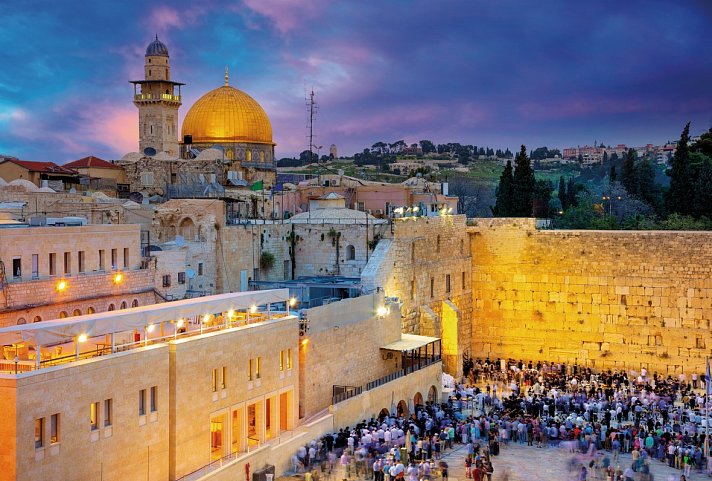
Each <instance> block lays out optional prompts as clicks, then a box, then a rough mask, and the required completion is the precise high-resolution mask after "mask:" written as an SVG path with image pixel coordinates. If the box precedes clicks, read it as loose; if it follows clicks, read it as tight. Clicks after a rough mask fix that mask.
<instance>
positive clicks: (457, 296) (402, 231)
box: [366, 215, 472, 374]
mask: <svg viewBox="0 0 712 481" xmlns="http://www.w3.org/2000/svg"><path fill="white" fill-rule="evenodd" d="M469 247H470V246H469V240H468V235H467V227H466V219H465V216H461V215H456V216H442V217H421V218H417V219H398V220H396V221H395V222H394V225H393V239H392V241H391V243H390V246H388V249H387V252H380V251H379V252H378V256H379V257H380V258H379V259H378V261H379V262H380V264H381V265H380V266H379V268H378V269H375V268H374V267H373V266H372V265H371V268H370V270H373V271H374V272H376V271H377V274H375V277H376V278H377V280H374V281H373V282H374V283H375V284H376V286H377V287H383V288H384V290H385V293H386V295H387V296H395V297H398V299H399V300H400V302H402V303H403V307H402V309H401V311H402V313H403V332H409V333H414V334H421V335H429V336H435V337H441V338H443V362H444V364H445V366H446V370H447V371H448V372H450V373H453V374H457V373H461V371H462V356H463V354H464V353H465V352H467V351H469V349H470V346H471V326H472V322H471V310H472V307H471V299H472V295H471V291H470V289H471V279H470V277H471V273H470V269H471V261H470V248H469ZM366 269H367V270H368V269H369V267H368V266H367V268H366Z"/></svg>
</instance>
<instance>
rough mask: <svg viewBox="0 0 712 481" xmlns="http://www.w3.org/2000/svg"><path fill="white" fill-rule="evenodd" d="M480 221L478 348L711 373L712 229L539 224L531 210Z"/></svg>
mask: <svg viewBox="0 0 712 481" xmlns="http://www.w3.org/2000/svg"><path fill="white" fill-rule="evenodd" d="M476 224H477V225H476V226H475V227H471V228H470V230H469V233H470V236H471V247H472V297H473V324H472V326H473V327H472V329H473V340H472V348H473V352H474V354H475V355H479V356H487V355H488V356H490V357H491V358H497V357H506V358H517V359H520V358H521V359H540V360H558V361H562V362H567V363H578V364H579V365H586V366H591V367H594V368H597V369H608V368H611V369H614V368H618V369H635V370H640V369H641V368H643V367H645V368H647V369H648V370H649V371H651V372H656V371H657V372H659V373H663V374H668V373H670V374H673V373H680V372H686V373H688V374H689V373H691V372H693V371H695V372H698V373H700V372H704V363H705V357H706V356H710V354H711V353H712V336H710V320H711V319H712V233H710V232H674V231H553V230H537V229H536V228H535V221H534V219H477V221H476Z"/></svg>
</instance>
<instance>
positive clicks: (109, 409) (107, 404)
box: [104, 399, 114, 428]
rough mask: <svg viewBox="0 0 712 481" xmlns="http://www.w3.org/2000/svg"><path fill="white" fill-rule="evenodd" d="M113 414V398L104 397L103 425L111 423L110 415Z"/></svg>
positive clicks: (106, 425) (107, 425)
mask: <svg viewBox="0 0 712 481" xmlns="http://www.w3.org/2000/svg"><path fill="white" fill-rule="evenodd" d="M113 415H114V400H113V399H104V427H105V428H107V427H109V426H111V424H112V421H113V420H112V416H113Z"/></svg>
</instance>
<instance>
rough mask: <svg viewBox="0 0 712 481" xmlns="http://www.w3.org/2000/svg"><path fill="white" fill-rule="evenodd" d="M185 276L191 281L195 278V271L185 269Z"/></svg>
mask: <svg viewBox="0 0 712 481" xmlns="http://www.w3.org/2000/svg"><path fill="white" fill-rule="evenodd" d="M185 274H186V275H187V276H188V279H192V278H194V277H195V271H194V270H193V269H187V270H186V271H185Z"/></svg>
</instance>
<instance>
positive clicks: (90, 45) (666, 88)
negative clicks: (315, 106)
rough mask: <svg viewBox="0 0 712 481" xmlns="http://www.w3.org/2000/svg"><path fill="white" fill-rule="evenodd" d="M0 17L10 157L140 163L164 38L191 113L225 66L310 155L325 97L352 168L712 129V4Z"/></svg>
mask: <svg viewBox="0 0 712 481" xmlns="http://www.w3.org/2000/svg"><path fill="white" fill-rule="evenodd" d="M0 18H2V19H3V27H2V28H1V29H0V45H1V47H2V48H0V59H1V60H2V68H1V69H0V153H2V154H8V155H14V156H17V157H20V158H22V159H26V160H42V161H54V162H57V163H60V164H61V163H64V162H67V161H70V160H74V159H78V158H80V157H83V156H86V155H96V156H99V157H102V158H105V159H117V158H121V157H122V156H123V155H124V154H125V153H127V152H130V151H136V150H138V127H137V122H138V113H137V110H136V108H135V107H134V106H133V104H132V102H131V99H132V94H133V88H132V86H131V85H130V84H129V83H128V80H134V79H139V78H142V76H143V56H144V53H145V48H146V46H147V45H148V43H150V41H151V40H152V39H153V38H154V36H155V35H156V34H158V36H159V38H160V39H161V40H162V41H163V42H164V43H165V44H166V45H167V46H168V49H169V52H170V59H171V66H172V77H173V79H174V80H176V81H180V82H185V83H186V84H187V85H186V86H185V87H183V106H182V107H181V109H180V112H181V116H182V115H185V113H186V112H187V111H188V109H189V107H190V105H192V103H193V102H194V101H195V100H196V99H197V98H199V97H200V96H201V95H202V94H204V93H205V92H207V91H209V90H211V89H213V88H216V87H219V86H220V85H222V83H223V73H224V68H225V65H228V66H229V68H230V80H231V81H230V83H231V85H234V86H236V87H238V88H240V89H242V90H244V91H246V92H247V93H249V94H250V95H251V96H252V97H254V98H255V99H256V100H257V101H258V102H259V103H260V104H261V105H262V106H263V107H264V109H265V110H266V112H267V114H268V116H269V117H270V119H271V121H272V125H273V130H274V141H275V142H276V143H277V147H276V155H277V157H278V158H279V157H287V156H289V157H291V156H294V155H298V153H299V152H300V151H302V150H304V149H305V148H307V145H308V142H307V139H306V124H307V110H306V106H305V99H304V98H305V91H306V90H309V89H311V88H313V89H314V90H315V91H316V93H317V101H318V103H319V114H318V117H317V120H316V132H317V140H316V142H315V143H316V144H317V145H324V146H328V145H329V144H332V143H335V144H336V145H337V146H338V148H339V153H340V154H341V155H350V154H353V153H354V152H357V151H360V150H362V149H363V148H364V147H370V146H371V145H372V144H373V143H375V142H377V141H380V140H383V141H386V142H393V141H395V140H398V139H404V140H405V141H406V142H408V143H412V142H417V141H418V140H421V139H429V140H432V141H434V142H436V143H444V142H460V143H464V144H475V145H478V146H491V147H494V148H505V147H509V148H510V149H512V150H514V149H516V148H518V146H519V144H522V143H524V144H526V145H527V146H528V147H530V148H535V147H538V146H544V145H546V146H549V147H559V148H562V147H565V146H571V145H583V144H593V142H594V141H599V142H601V141H603V142H604V143H606V144H617V143H627V144H629V145H641V144H646V143H656V144H657V143H662V142H664V141H666V140H668V139H671V140H672V139H676V138H677V137H679V135H680V131H681V130H682V127H683V125H684V123H685V122H687V121H692V133H694V134H698V133H700V132H702V131H706V130H707V129H708V128H709V127H710V126H712V89H711V86H712V55H710V51H711V50H710V49H711V48H712V2H709V1H708V0H700V1H684V2H680V1H654V0H646V1H636V0H628V1H625V2H621V1H596V2H579V1H571V0H569V1H539V2H532V1H531V0H519V1H498V0H487V1H481V0H413V1H404V0H403V1H400V0H381V1H372V0H358V1H355V0H354V1H345V0H342V1H327V0H242V1H233V2H228V1H217V0H206V1H202V2H196V1H194V0H191V1H185V0H176V1H171V2H162V1H160V0H158V1H151V2H146V1H139V0H125V1H122V2H115V1H111V2H109V1H98V2H86V1H83V0H82V1H80V0H63V1H61V2H55V1H49V0H44V1H37V0H24V1H19V0H9V1H7V0H6V1H3V2H2V4H0ZM327 150H328V148H325V149H324V151H327ZM324 151H322V153H324Z"/></svg>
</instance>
